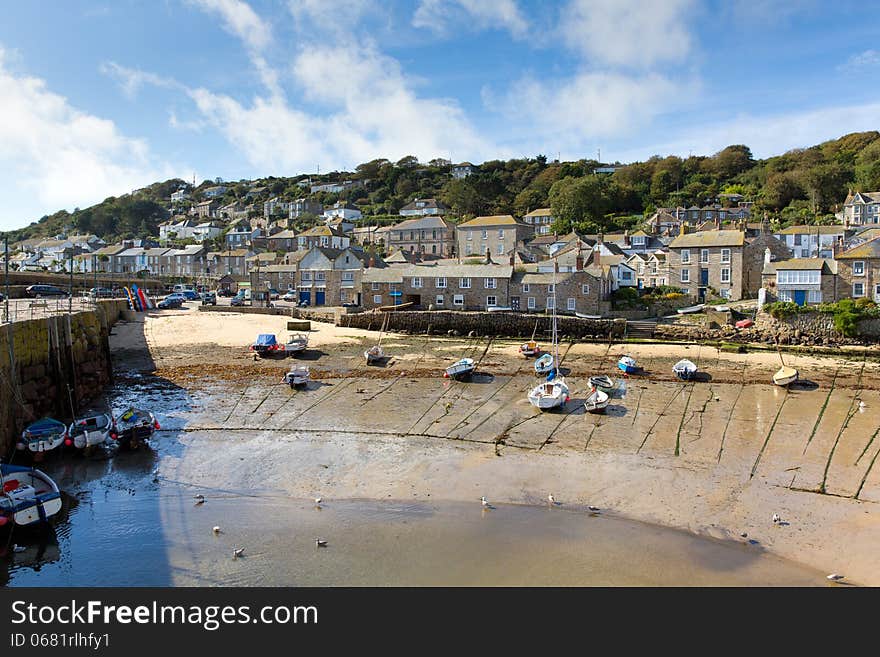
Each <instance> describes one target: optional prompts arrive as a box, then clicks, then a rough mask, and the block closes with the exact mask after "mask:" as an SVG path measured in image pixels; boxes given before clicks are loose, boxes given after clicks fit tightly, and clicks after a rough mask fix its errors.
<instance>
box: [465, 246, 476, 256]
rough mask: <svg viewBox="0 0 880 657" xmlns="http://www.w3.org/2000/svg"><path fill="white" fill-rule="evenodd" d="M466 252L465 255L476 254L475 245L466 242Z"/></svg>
mask: <svg viewBox="0 0 880 657" xmlns="http://www.w3.org/2000/svg"><path fill="white" fill-rule="evenodd" d="M464 254H465V255H473V254H474V245H473V244H465V245H464Z"/></svg>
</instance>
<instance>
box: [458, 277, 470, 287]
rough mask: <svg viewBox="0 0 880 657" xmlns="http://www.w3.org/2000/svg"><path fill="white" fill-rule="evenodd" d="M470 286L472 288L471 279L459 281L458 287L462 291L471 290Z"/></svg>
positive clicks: (460, 279)
mask: <svg viewBox="0 0 880 657" xmlns="http://www.w3.org/2000/svg"><path fill="white" fill-rule="evenodd" d="M470 286H471V279H469V278H459V279H458V287H460V288H461V289H462V290H467V289H470Z"/></svg>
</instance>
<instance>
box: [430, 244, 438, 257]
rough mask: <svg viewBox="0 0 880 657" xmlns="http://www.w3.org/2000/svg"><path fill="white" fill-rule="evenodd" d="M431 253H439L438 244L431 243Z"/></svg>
mask: <svg viewBox="0 0 880 657" xmlns="http://www.w3.org/2000/svg"><path fill="white" fill-rule="evenodd" d="M431 253H433V254H435V255H436V253H437V245H436V244H432V245H431Z"/></svg>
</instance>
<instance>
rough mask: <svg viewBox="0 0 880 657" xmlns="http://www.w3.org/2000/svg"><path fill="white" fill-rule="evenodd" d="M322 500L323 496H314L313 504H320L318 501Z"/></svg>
mask: <svg viewBox="0 0 880 657" xmlns="http://www.w3.org/2000/svg"><path fill="white" fill-rule="evenodd" d="M323 501H324V498H323V497H316V498H315V504H320V503H321V502H323Z"/></svg>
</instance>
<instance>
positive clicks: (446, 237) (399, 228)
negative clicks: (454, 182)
mask: <svg viewBox="0 0 880 657" xmlns="http://www.w3.org/2000/svg"><path fill="white" fill-rule="evenodd" d="M387 235H388V241H387V246H388V248H389V249H400V250H401V251H409V252H410V253H421V254H424V255H432V256H435V257H437V258H450V257H452V255H453V252H454V250H455V225H454V224H452V223H450V222H448V221H446V220H445V219H443V218H442V217H438V216H428V217H420V218H418V219H408V220H406V221H401V222H400V223H399V224H395V225H394V226H392V227H391V228H390V230H389V231H388V233H387Z"/></svg>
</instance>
